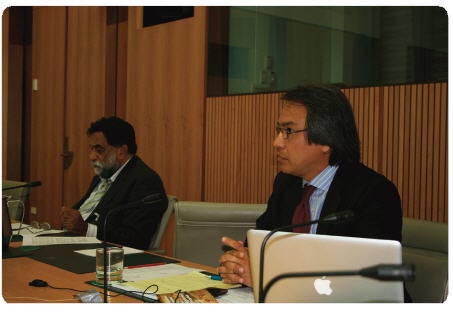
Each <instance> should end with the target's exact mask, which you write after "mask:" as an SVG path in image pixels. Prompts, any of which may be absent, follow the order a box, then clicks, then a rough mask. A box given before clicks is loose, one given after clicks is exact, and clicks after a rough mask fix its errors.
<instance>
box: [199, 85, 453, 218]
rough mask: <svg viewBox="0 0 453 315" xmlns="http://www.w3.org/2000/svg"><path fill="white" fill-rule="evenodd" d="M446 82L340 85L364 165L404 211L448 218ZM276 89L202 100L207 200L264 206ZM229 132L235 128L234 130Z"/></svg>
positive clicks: (269, 181)
mask: <svg viewBox="0 0 453 315" xmlns="http://www.w3.org/2000/svg"><path fill="white" fill-rule="evenodd" d="M447 88H448V86H447V84H446V83H432V84H417V85H395V86H382V87H366V88H351V89H345V90H344V92H345V95H346V96H347V97H348V99H349V100H350V102H351V105H352V108H353V112H354V115H355V118H356V122H357V129H358V132H359V137H360V141H361V148H362V160H363V162H364V164H366V165H368V166H369V167H371V168H373V169H375V170H376V171H377V172H380V173H382V174H384V175H385V176H387V177H388V178H389V179H390V180H391V181H392V182H393V183H394V184H395V185H396V186H397V188H398V190H399V192H400V195H401V200H402V206H403V215H404V216H406V217H413V218H420V219H427V220H432V221H436V222H448V212H447V211H448V195H447V188H448V187H447V185H448V182H447V169H448V168H447V153H448V152H447ZM280 96H281V94H280V93H272V94H255V95H244V96H225V97H210V98H207V101H206V122H207V123H206V151H205V152H206V155H205V159H206V164H205V167H206V168H205V180H204V183H205V187H204V191H205V195H204V199H205V200H206V201H212V202H241V203H265V202H267V199H268V197H269V195H270V193H271V189H272V182H273V178H274V176H275V174H276V172H277V166H276V161H275V152H274V149H273V147H272V142H273V138H274V124H275V121H276V120H277V118H278V112H279V106H278V104H279V97H280ZM232 129H234V130H232Z"/></svg>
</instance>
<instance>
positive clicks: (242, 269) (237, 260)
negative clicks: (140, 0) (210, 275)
mask: <svg viewBox="0 0 453 315" xmlns="http://www.w3.org/2000/svg"><path fill="white" fill-rule="evenodd" d="M222 243H223V244H225V245H227V246H229V247H231V248H232V250H229V251H227V252H226V253H225V254H223V255H222V256H220V259H219V263H220V266H219V267H217V272H218V273H219V274H220V275H221V276H222V281H223V282H224V283H241V284H243V285H246V286H248V287H251V286H252V277H251V275H250V264H249V253H248V248H247V247H244V242H242V241H235V240H233V239H231V238H229V237H225V236H224V237H222Z"/></svg>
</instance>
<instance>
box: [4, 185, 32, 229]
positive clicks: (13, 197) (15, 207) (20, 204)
mask: <svg viewBox="0 0 453 315" xmlns="http://www.w3.org/2000/svg"><path fill="white" fill-rule="evenodd" d="M24 184H27V183H26V182H19V181H13V180H2V190H3V189H4V188H9V187H13V186H20V185H24ZM2 195H4V196H10V198H9V201H8V211H9V216H10V218H11V220H21V219H22V217H23V215H24V211H25V203H26V202H27V200H28V197H29V195H30V187H21V188H15V189H8V190H6V191H4V192H3V191H2Z"/></svg>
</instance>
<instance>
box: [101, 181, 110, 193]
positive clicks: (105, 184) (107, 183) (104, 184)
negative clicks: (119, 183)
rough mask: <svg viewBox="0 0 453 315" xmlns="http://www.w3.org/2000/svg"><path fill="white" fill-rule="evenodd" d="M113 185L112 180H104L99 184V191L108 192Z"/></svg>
mask: <svg viewBox="0 0 453 315" xmlns="http://www.w3.org/2000/svg"><path fill="white" fill-rule="evenodd" d="M111 183H112V181H111V180H110V179H102V181H101V183H100V184H99V190H100V191H104V190H107V189H108V188H109V186H110V184H111Z"/></svg>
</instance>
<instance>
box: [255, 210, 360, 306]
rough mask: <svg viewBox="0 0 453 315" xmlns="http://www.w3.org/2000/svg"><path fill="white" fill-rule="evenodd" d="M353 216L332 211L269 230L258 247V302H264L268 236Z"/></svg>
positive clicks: (348, 213) (345, 212)
mask: <svg viewBox="0 0 453 315" xmlns="http://www.w3.org/2000/svg"><path fill="white" fill-rule="evenodd" d="M353 216H354V213H353V212H352V211H344V212H339V213H334V214H331V215H327V216H325V217H324V218H321V219H319V220H312V221H308V222H304V223H299V224H291V225H287V226H281V227H278V228H276V229H273V230H272V231H270V232H269V233H268V234H267V235H266V236H265V237H264V239H263V242H262V243H261V249H260V270H259V280H258V303H264V290H263V274H264V250H265V248H266V244H267V241H268V240H269V238H270V237H271V236H272V235H273V234H274V233H276V232H278V231H282V230H289V229H292V228H295V227H302V226H307V225H312V224H316V223H324V222H325V223H339V222H341V221H346V220H349V219H351V218H352V217H353Z"/></svg>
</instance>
